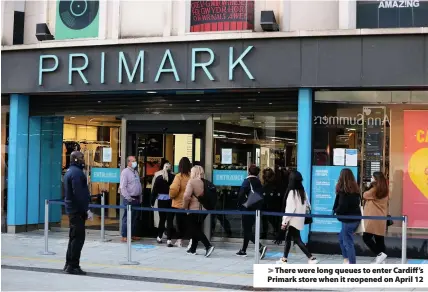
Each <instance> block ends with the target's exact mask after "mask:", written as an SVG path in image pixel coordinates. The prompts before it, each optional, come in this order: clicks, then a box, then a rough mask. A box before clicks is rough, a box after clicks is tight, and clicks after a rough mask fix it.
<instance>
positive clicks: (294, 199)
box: [277, 171, 318, 264]
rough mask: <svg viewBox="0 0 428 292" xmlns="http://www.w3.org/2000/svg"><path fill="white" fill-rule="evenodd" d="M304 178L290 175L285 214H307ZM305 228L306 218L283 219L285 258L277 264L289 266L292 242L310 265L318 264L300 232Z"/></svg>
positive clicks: (292, 173) (297, 173)
mask: <svg viewBox="0 0 428 292" xmlns="http://www.w3.org/2000/svg"><path fill="white" fill-rule="evenodd" d="M302 182H303V177H302V174H301V173H300V172H298V171H293V172H291V173H290V181H289V185H288V195H287V204H286V208H285V213H294V214H306V213H307V209H308V208H310V204H309V202H308V200H307V197H306V192H305V189H304V187H303V184H302ZM304 226H305V217H293V216H284V217H282V224H281V229H282V230H286V235H285V247H284V256H283V257H282V258H281V259H280V260H279V261H277V264H287V262H288V260H287V258H288V254H289V252H290V248H291V241H294V243H295V244H297V245H298V246H299V248H300V249H301V250H302V251H303V253H304V254H305V255H306V256H307V257H308V264H318V260H317V259H316V258H315V257H314V256H313V255H312V254H311V253H310V252H309V250H308V248H307V247H306V245H305V244H304V243H303V241H302V238H301V237H300V230H302V229H303V227H304Z"/></svg>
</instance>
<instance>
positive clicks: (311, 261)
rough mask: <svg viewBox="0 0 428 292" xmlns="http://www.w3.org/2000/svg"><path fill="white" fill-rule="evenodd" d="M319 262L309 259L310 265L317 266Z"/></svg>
mask: <svg viewBox="0 0 428 292" xmlns="http://www.w3.org/2000/svg"><path fill="white" fill-rule="evenodd" d="M318 263H319V262H318V260H317V259H309V260H308V264H310V265H316V264H318Z"/></svg>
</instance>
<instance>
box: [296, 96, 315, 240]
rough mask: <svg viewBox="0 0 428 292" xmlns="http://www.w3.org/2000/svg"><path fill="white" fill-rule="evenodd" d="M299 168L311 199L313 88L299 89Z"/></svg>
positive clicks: (304, 236) (306, 235)
mask: <svg viewBox="0 0 428 292" xmlns="http://www.w3.org/2000/svg"><path fill="white" fill-rule="evenodd" d="M297 170H298V171H299V172H300V173H301V174H302V176H303V186H304V188H305V191H306V195H307V197H308V200H309V202H310V201H311V177H312V89H310V88H301V89H299V100H298V125H297ZM301 235H302V240H303V242H305V243H307V242H308V237H309V226H308V225H305V229H304V230H303V231H302V233H301Z"/></svg>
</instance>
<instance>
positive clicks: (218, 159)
mask: <svg viewBox="0 0 428 292" xmlns="http://www.w3.org/2000/svg"><path fill="white" fill-rule="evenodd" d="M296 132H297V112H280V113H248V114H221V115H215V116H214V163H213V183H214V184H215V185H216V186H217V188H218V192H219V198H220V199H219V201H218V206H217V209H219V210H223V209H224V210H236V209H237V208H239V206H238V205H237V201H238V194H239V189H240V186H241V185H242V182H243V180H244V179H245V178H246V177H247V176H248V173H247V169H248V166H249V165H251V164H256V165H257V166H258V167H259V168H260V169H261V172H260V178H261V180H262V184H263V185H264V186H265V188H264V195H265V198H266V197H267V199H266V200H265V201H266V206H265V207H264V209H265V210H267V211H274V212H275V211H278V212H279V211H281V206H282V200H283V197H284V193H285V188H286V183H287V179H286V173H287V172H288V171H289V170H291V169H295V168H296V166H297V165H296V164H297V146H296V139H297V138H296ZM267 169H271V170H272V171H273V173H274V178H273V179H272V181H271V182H267V181H264V180H263V179H264V176H263V171H264V170H267ZM268 183H270V184H272V188H268V187H267V184H268ZM267 189H269V190H272V191H267ZM264 217H265V219H264V220H263V222H262V227H261V232H262V234H261V236H262V238H273V237H274V236H275V233H276V232H277V231H278V228H279V226H280V224H279V221H278V220H279V217H272V218H268V217H267V216H264ZM211 223H212V226H211V227H212V231H213V233H214V236H221V237H223V236H228V237H230V236H233V237H241V236H242V234H241V232H242V229H241V216H237V215H236V216H235V215H227V216H224V215H219V216H216V217H215V218H214V217H213V219H212V220H211Z"/></svg>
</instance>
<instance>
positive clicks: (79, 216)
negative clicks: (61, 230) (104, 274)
mask: <svg viewBox="0 0 428 292" xmlns="http://www.w3.org/2000/svg"><path fill="white" fill-rule="evenodd" d="M84 166H85V159H84V157H83V153H82V152H79V151H73V152H72V153H71V155H70V167H69V169H68V170H67V172H66V173H65V175H64V180H63V188H64V196H65V199H64V203H65V210H66V212H67V214H68V217H69V222H70V223H69V225H70V232H69V241H68V248H67V255H66V262H65V266H64V269H63V270H64V272H66V273H67V274H73V275H86V273H85V272H84V271H82V269H81V268H80V254H81V252H82V248H83V245H84V243H85V233H86V231H85V221H86V220H87V219H91V217H92V213H91V212H90V211H89V201H90V198H91V197H90V194H89V188H88V182H87V179H86V175H85V174H84V173H83V168H84Z"/></svg>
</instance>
